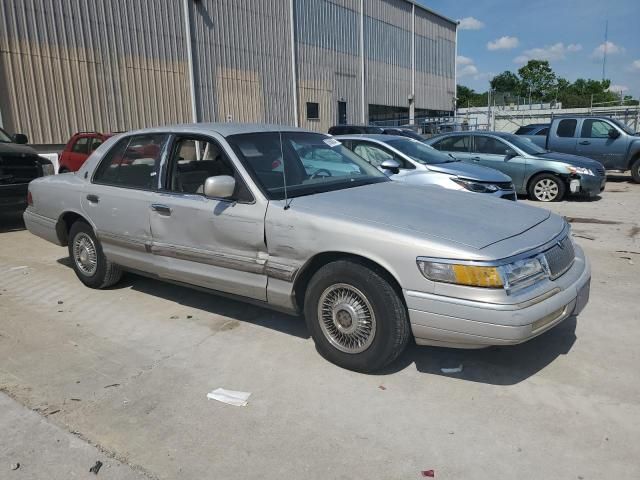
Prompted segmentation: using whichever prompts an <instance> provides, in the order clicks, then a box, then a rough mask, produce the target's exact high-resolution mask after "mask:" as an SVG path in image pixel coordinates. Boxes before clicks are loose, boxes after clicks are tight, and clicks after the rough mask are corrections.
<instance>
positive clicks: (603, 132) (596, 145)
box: [576, 118, 627, 170]
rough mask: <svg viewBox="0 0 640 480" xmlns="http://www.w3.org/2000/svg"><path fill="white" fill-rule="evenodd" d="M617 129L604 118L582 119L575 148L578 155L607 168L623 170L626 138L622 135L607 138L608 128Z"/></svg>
mask: <svg viewBox="0 0 640 480" xmlns="http://www.w3.org/2000/svg"><path fill="white" fill-rule="evenodd" d="M612 128H613V129H614V130H616V131H618V130H617V129H616V128H615V127H614V126H613V124H611V123H609V122H607V121H606V120H598V119H593V118H586V119H584V120H583V121H582V128H581V129H580V140H579V141H578V146H577V148H576V153H577V154H578V155H583V156H585V157H590V158H593V159H594V160H597V161H599V162H600V163H602V164H603V165H604V168H606V169H608V170H612V169H621V170H624V169H625V168H626V166H625V157H626V153H627V139H626V137H625V136H624V135H620V136H619V137H618V138H609V130H611V129H612Z"/></svg>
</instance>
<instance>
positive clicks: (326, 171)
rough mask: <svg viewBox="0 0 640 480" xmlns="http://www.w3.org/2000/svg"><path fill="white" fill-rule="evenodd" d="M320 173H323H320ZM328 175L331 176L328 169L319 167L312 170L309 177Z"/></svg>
mask: <svg viewBox="0 0 640 480" xmlns="http://www.w3.org/2000/svg"><path fill="white" fill-rule="evenodd" d="M321 173H322V174H323V175H320V174H321ZM330 176H331V172H330V171H329V170H327V169H326V168H319V169H318V170H316V171H315V172H313V174H312V175H311V177H309V178H311V179H313V178H318V177H330Z"/></svg>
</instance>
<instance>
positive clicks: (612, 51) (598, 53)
mask: <svg viewBox="0 0 640 480" xmlns="http://www.w3.org/2000/svg"><path fill="white" fill-rule="evenodd" d="M605 50H606V51H607V55H617V54H619V53H623V52H624V48H623V47H621V46H620V45H616V44H615V43H613V42H605V43H601V44H600V45H598V46H597V47H596V48H594V49H593V52H592V53H591V58H602V57H604V52H605Z"/></svg>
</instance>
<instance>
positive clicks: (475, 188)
mask: <svg viewBox="0 0 640 480" xmlns="http://www.w3.org/2000/svg"><path fill="white" fill-rule="evenodd" d="M451 180H453V181H454V182H455V183H457V184H458V185H460V186H461V187H464V188H466V189H467V190H469V191H471V192H475V193H493V192H497V191H498V190H500V188H499V187H498V186H497V185H493V184H491V183H480V182H474V181H473V180H463V179H462V178H452V179H451Z"/></svg>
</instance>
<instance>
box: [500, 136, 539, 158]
mask: <svg viewBox="0 0 640 480" xmlns="http://www.w3.org/2000/svg"><path fill="white" fill-rule="evenodd" d="M500 138H503V139H505V140H506V141H507V142H509V143H511V144H512V145H513V146H515V147H518V148H519V149H520V150H522V151H523V152H525V153H527V154H529V155H540V154H541V153H547V152H548V151H549V150H545V149H544V148H542V147H540V146H538V145H536V144H535V143H533V142H532V141H531V139H529V138H524V137H519V136H518V135H501V136H500Z"/></svg>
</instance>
